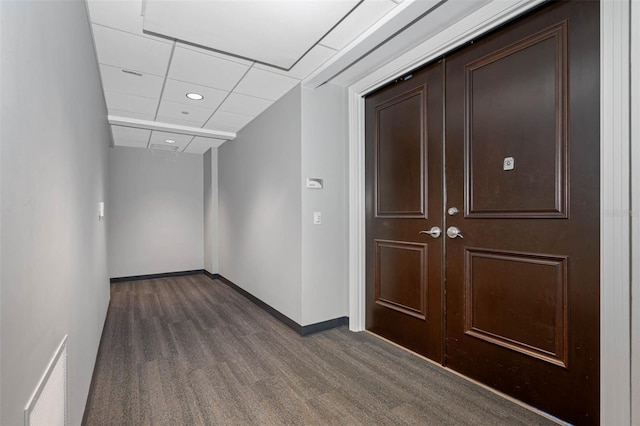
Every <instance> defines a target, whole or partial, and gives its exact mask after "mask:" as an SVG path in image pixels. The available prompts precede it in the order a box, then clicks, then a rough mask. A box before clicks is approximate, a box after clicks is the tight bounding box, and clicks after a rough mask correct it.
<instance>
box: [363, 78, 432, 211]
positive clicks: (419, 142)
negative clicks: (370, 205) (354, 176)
mask: <svg viewBox="0 0 640 426" xmlns="http://www.w3.org/2000/svg"><path fill="white" fill-rule="evenodd" d="M426 98H427V93H426V86H424V85H423V86H420V87H416V88H414V89H412V90H409V91H407V92H406V93H403V94H401V95H399V96H396V97H394V98H393V99H390V100H389V101H387V102H384V103H381V104H379V105H376V106H375V112H374V114H375V115H374V119H375V123H374V126H375V135H374V137H375V140H374V143H375V151H374V154H375V167H376V170H375V171H374V175H375V176H374V177H375V186H376V192H375V195H376V213H375V215H376V217H383V216H386V217H419V218H426V212H427V209H426V205H425V204H426V199H427V198H426V197H425V185H426V184H427V182H426V179H425V162H426V161H427V157H426V149H425V148H426V142H427V138H426V134H425V132H424V126H425V120H424V119H423V118H424V117H426V113H427V112H426V108H427V107H426Z"/></svg>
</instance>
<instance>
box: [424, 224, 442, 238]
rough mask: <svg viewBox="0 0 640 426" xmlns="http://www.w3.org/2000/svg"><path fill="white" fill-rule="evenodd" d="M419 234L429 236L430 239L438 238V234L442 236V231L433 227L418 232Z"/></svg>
mask: <svg viewBox="0 0 640 426" xmlns="http://www.w3.org/2000/svg"><path fill="white" fill-rule="evenodd" d="M419 234H427V235H431V238H438V237H439V236H440V234H442V230H441V229H440V228H438V227H437V226H433V227H432V228H431V229H429V230H428V231H420V232H419Z"/></svg>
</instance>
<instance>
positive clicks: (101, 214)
mask: <svg viewBox="0 0 640 426" xmlns="http://www.w3.org/2000/svg"><path fill="white" fill-rule="evenodd" d="M102 219H104V201H100V202H99V203H98V220H102Z"/></svg>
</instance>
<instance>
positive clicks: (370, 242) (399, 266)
mask: <svg viewBox="0 0 640 426" xmlns="http://www.w3.org/2000/svg"><path fill="white" fill-rule="evenodd" d="M442 82H443V81H442V64H441V63H437V64H432V65H430V66H428V67H425V68H424V69H422V70H420V71H417V72H414V73H413V75H412V76H411V77H407V78H406V79H401V80H399V81H397V82H396V83H394V84H391V85H390V86H388V87H386V88H384V89H382V90H380V91H378V92H376V93H374V94H372V95H371V96H368V97H367V99H366V108H365V114H366V141H367V143H366V179H365V182H366V211H367V221H366V234H367V235H366V250H367V253H366V255H367V266H366V268H367V276H366V280H367V290H366V328H367V330H370V331H372V332H374V333H376V334H379V335H380V336H383V337H385V338H387V339H389V340H392V341H394V342H396V343H398V344H400V345H402V346H405V347H407V348H409V349H411V350H414V351H416V352H418V353H420V354H422V355H424V356H426V357H428V358H431V359H433V360H435V361H442V356H443V354H442V350H443V346H444V342H443V317H442V301H443V299H442V293H443V287H442V285H443V280H442V244H443V239H442V237H440V238H437V239H433V238H431V237H430V236H428V235H424V234H420V231H423V230H429V229H430V228H431V227H432V226H439V227H442V212H443V209H442V203H443V201H442V197H443V194H442V179H443V178H442V117H443V110H442V96H443V92H442Z"/></svg>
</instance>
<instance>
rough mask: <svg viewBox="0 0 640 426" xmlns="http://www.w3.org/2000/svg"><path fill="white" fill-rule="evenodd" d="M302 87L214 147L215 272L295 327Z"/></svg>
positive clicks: (298, 315) (298, 303)
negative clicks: (216, 193) (217, 248)
mask: <svg viewBox="0 0 640 426" xmlns="http://www.w3.org/2000/svg"><path fill="white" fill-rule="evenodd" d="M300 114H301V111H300V86H299V85H298V86H296V87H295V88H293V89H291V91H290V92H289V93H287V94H286V95H285V96H283V97H282V98H281V99H280V100H279V101H277V102H276V103H274V104H273V105H272V106H271V107H269V109H267V110H266V111H265V112H263V113H262V114H261V115H260V116H258V117H257V118H256V119H254V120H253V121H252V122H251V123H249V124H248V125H247V126H246V127H245V128H244V129H242V130H241V131H240V132H239V133H238V136H237V137H236V139H235V140H233V141H229V142H226V143H225V144H223V145H222V146H221V147H220V148H218V155H219V162H218V173H219V175H218V179H219V180H218V184H219V188H218V191H219V198H218V203H219V204H218V210H219V230H220V239H219V245H220V248H221V250H220V256H219V262H220V263H219V271H220V274H222V275H223V276H224V277H226V278H228V279H230V280H231V281H233V282H234V283H235V284H237V285H238V286H240V287H242V288H243V289H244V290H246V291H248V292H249V293H251V294H253V295H254V296H256V297H257V298H259V299H261V300H262V301H264V302H266V303H267V304H269V305H271V306H272V307H274V308H275V309H277V310H278V311H280V312H282V313H283V314H285V315H287V316H288V317H289V318H291V319H293V320H294V321H296V322H298V323H300V322H301V320H302V316H301V286H300V280H301V273H302V272H301V251H300V250H301V224H300V214H301V191H300V187H301V186H300V175H301V161H300V159H301V148H300V134H301V115H300Z"/></svg>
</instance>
